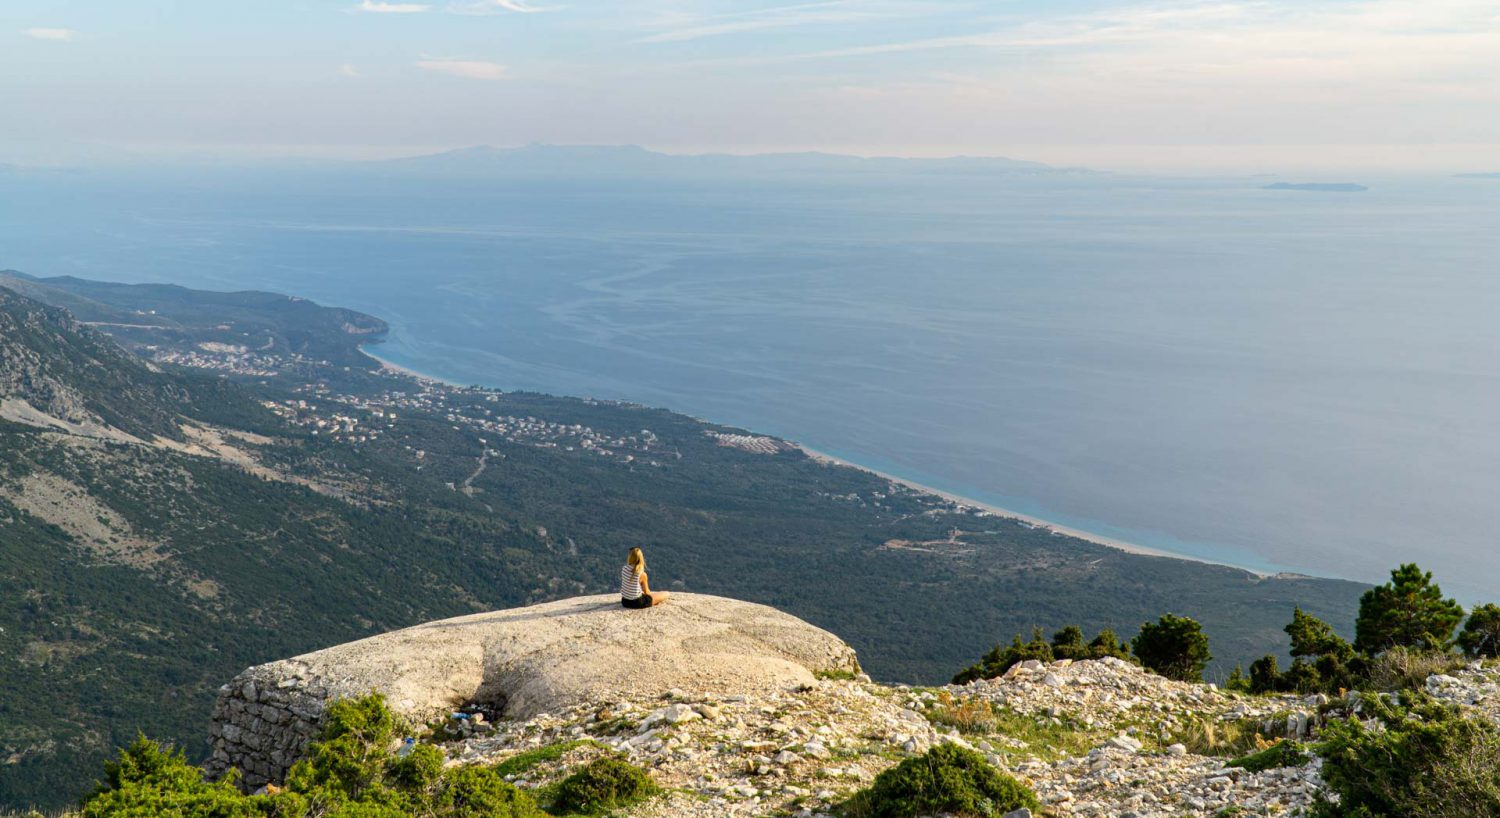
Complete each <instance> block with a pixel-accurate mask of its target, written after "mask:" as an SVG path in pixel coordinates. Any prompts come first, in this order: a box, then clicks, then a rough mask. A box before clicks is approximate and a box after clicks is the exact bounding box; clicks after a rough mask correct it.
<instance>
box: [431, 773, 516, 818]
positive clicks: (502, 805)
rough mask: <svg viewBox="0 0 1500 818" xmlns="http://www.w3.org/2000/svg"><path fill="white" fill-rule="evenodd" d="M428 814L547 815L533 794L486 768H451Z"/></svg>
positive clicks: (438, 817)
mask: <svg viewBox="0 0 1500 818" xmlns="http://www.w3.org/2000/svg"><path fill="white" fill-rule="evenodd" d="M426 814H430V815H432V816H434V817H435V818H544V814H543V813H542V811H541V810H540V809H537V806H536V802H534V801H532V800H531V796H529V795H527V794H526V793H524V792H522V791H521V790H520V789H518V788H517V787H516V786H515V785H514V784H511V783H510V782H508V781H506V780H505V779H504V778H503V777H501V775H500V774H499V773H498V772H496V771H494V770H493V769H489V768H486V767H460V768H459V769H457V770H453V771H450V772H449V773H448V774H447V775H445V776H444V777H443V783H442V786H441V788H440V789H439V790H438V793H437V796H436V797H435V798H434V799H433V806H432V809H431V811H430V812H428V813H426Z"/></svg>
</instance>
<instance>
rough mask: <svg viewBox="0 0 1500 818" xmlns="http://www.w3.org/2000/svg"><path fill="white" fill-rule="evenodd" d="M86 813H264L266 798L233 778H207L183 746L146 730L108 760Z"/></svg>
mask: <svg viewBox="0 0 1500 818" xmlns="http://www.w3.org/2000/svg"><path fill="white" fill-rule="evenodd" d="M80 814H81V815H82V817H83V818H155V816H158V815H165V816H181V818H260V816H267V815H270V814H271V813H270V810H269V804H268V803H267V801H266V799H263V798H247V797H245V796H244V795H242V794H241V793H240V791H239V790H238V789H236V788H235V786H234V782H233V779H230V780H225V781H219V782H215V783H209V782H207V781H204V780H203V771H202V770H199V769H198V768H197V767H194V766H193V765H191V764H189V763H188V762H187V758H186V757H184V756H183V754H182V752H181V751H180V750H173V749H171V748H165V749H164V748H162V747H161V746H160V745H158V744H157V743H156V742H154V741H151V740H149V739H147V738H145V737H144V736H142V737H138V738H137V739H136V740H135V742H134V743H132V744H131V745H130V746H129V747H126V748H125V749H123V750H121V751H120V755H119V758H118V759H116V760H115V761H110V762H107V763H105V765H104V780H103V781H101V782H100V783H99V785H98V786H97V787H96V788H95V789H94V791H93V793H91V794H90V795H89V796H88V797H86V798H85V799H84V801H83V806H82V809H81V810H80Z"/></svg>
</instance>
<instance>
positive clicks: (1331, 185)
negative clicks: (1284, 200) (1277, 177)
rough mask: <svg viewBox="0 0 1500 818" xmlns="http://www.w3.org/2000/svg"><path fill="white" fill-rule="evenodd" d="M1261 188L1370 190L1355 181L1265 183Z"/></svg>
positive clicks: (1340, 191)
mask: <svg viewBox="0 0 1500 818" xmlns="http://www.w3.org/2000/svg"><path fill="white" fill-rule="evenodd" d="M1261 190H1310V191H1313V192H1314V193H1361V192H1363V191H1366V190H1369V188H1367V187H1365V186H1364V185H1356V184H1354V183H1353V182H1277V183H1276V184H1274V185H1265V186H1264V187H1262V188H1261Z"/></svg>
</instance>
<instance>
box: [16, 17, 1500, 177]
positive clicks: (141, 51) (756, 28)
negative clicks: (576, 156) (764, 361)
mask: <svg viewBox="0 0 1500 818" xmlns="http://www.w3.org/2000/svg"><path fill="white" fill-rule="evenodd" d="M0 112H3V119H4V126H3V129H0V141H3V140H5V139H11V140H15V139H31V140H60V139H67V140H78V141H83V142H106V143H111V144H117V145H125V146H129V147H133V148H135V149H144V150H158V149H171V150H178V149H201V150H208V151H216V152H236V153H239V152H253V153H269V154H277V153H287V152H298V153H319V154H333V155H350V156H370V155H385V154H395V153H412V152H417V151H421V150H425V149H429V148H445V147H455V146H460V145H470V144H476V143H490V144H501V145H506V144H520V143H526V142H533V141H541V142H570V143H578V142H587V143H626V142H632V143H639V144H644V145H648V146H651V147H655V148H658V149H662V150H668V151H700V150H732V151H768V150H784V149H806V148H818V149H825V150H838V151H847V152H857V153H889V154H921V155H933V154H949V153H982V154H1005V155H1012V156H1017V157H1019V158H1034V159H1042V160H1044V161H1063V162H1076V163H1089V164H1095V165H1100V166H1111V165H1113V166H1126V165H1150V164H1154V165H1161V166H1170V165H1178V166H1182V167H1195V166H1212V165H1224V164H1227V165H1235V166H1241V167H1244V168H1246V169H1254V168H1256V167H1258V166H1260V165H1265V166H1267V167H1271V166H1282V165H1306V166H1323V165H1326V166H1331V167H1358V166H1362V165H1389V166H1393V167H1420V168H1437V169H1454V170H1500V147H1497V146H1500V2H1497V0H1368V1H1367V2H1360V1H1359V0H1245V1H1243V2H1242V1H1240V0H1228V1H1226V2H1197V1H1195V0H1177V2H1151V1H1150V0H1145V1H1144V2H1136V1H1134V0H1124V1H1121V0H1114V1H1107V0H1010V1H1008V2H1007V1H1006V0H988V2H959V1H958V0H826V1H825V2H804V3H787V2H785V1H784V0H783V2H765V1H764V0H744V1H742V2H729V1H728V0H640V1H639V2H622V1H621V0H610V2H604V1H603V0H431V2H379V1H378V0H329V1H325V0H254V1H253V2H251V1H250V0H71V1H69V0H4V2H3V3H0ZM0 161H3V158H0Z"/></svg>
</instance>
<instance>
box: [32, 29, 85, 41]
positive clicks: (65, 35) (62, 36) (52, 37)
mask: <svg viewBox="0 0 1500 818" xmlns="http://www.w3.org/2000/svg"><path fill="white" fill-rule="evenodd" d="M21 33H22V34H24V35H26V36H27V37H30V38H31V39H33V40H48V41H50V42H54V43H71V42H73V40H74V39H76V38H77V37H78V32H76V31H74V30H73V29H71V28H28V29H26V30H24V31H22V32H21Z"/></svg>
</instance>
